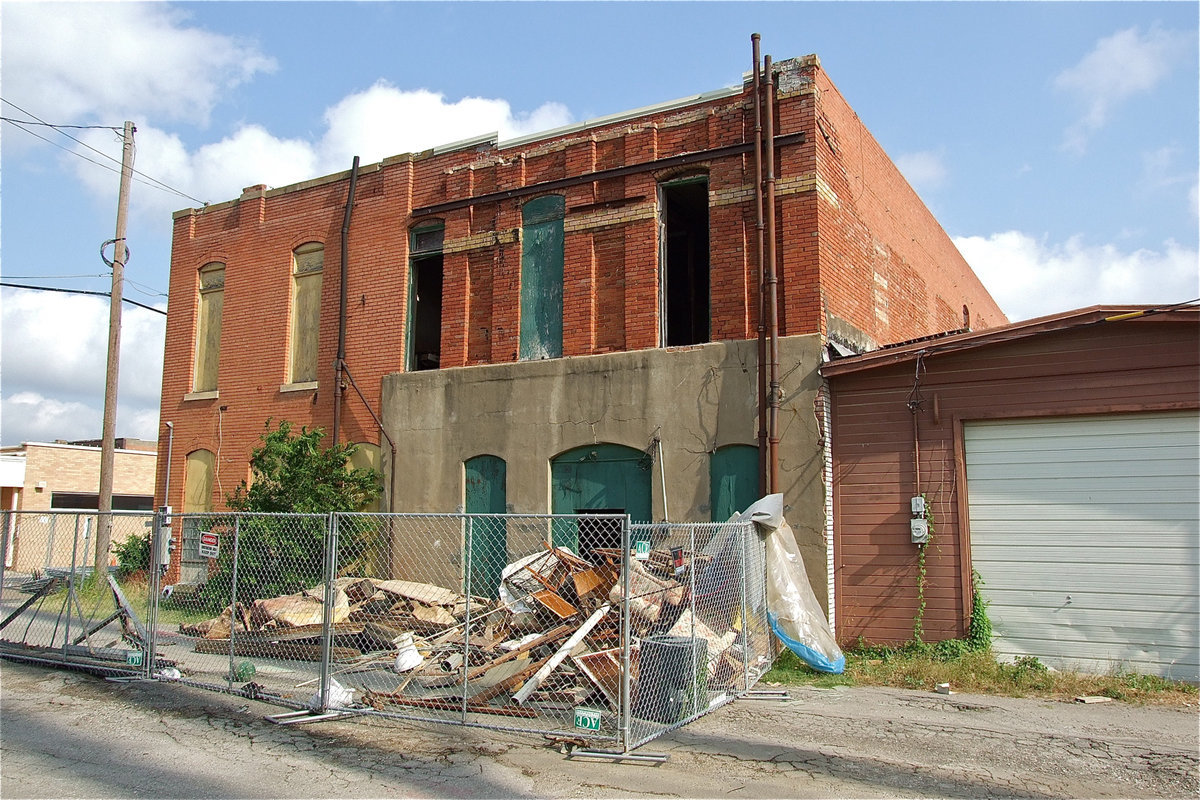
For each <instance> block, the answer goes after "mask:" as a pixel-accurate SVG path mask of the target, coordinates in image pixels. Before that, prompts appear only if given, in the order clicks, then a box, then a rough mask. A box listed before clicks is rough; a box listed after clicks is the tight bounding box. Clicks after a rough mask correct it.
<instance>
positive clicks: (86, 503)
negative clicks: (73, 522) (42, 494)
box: [50, 492, 154, 511]
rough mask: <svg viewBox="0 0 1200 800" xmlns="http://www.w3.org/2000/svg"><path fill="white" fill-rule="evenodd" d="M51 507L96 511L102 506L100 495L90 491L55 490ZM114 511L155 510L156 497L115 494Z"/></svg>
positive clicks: (113, 500) (113, 499)
mask: <svg viewBox="0 0 1200 800" xmlns="http://www.w3.org/2000/svg"><path fill="white" fill-rule="evenodd" d="M50 507H51V508H62V509H74V510H78V511H95V510H96V509H98V508H100V495H98V494H90V493H88V492H54V493H52V494H51V495H50ZM112 508H113V511H153V510H154V498H153V497H151V496H150V495H140V494H114V495H113V498H112Z"/></svg>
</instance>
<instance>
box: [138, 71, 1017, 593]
mask: <svg viewBox="0 0 1200 800" xmlns="http://www.w3.org/2000/svg"><path fill="white" fill-rule="evenodd" d="M773 74H774V84H773V86H772V88H771V92H772V95H773V101H774V115H773V117H772V119H771V122H772V123H773V127H774V142H773V155H774V174H773V176H772V177H773V178H774V183H773V190H774V197H775V207H774V212H775V220H776V227H775V233H776V235H775V237H774V245H775V253H776V257H775V261H776V265H777V270H778V286H777V293H778V334H779V338H778V353H779V358H778V363H779V369H778V374H779V379H780V388H781V393H780V403H779V416H778V419H779V425H778V427H777V431H778V438H779V444H778V464H779V469H778V475H779V488H780V490H781V491H782V492H783V493H784V495H785V501H786V504H787V506H788V508H789V510H788V515H789V520H790V521H791V523H792V525H793V527H794V528H795V529H796V531H797V534H798V536H799V538H800V539H801V544H802V547H803V548H804V550H805V553H806V555H807V556H809V559H808V560H809V564H808V566H809V571H810V575H811V576H812V577H813V580H814V584H815V585H817V586H826V585H828V577H829V576H828V574H827V570H826V564H827V562H828V559H829V558H830V554H831V549H830V548H829V546H828V545H829V537H828V529H829V524H830V523H829V520H830V512H829V497H830V493H829V490H828V481H829V475H830V472H829V469H828V458H827V455H828V454H827V449H826V447H825V443H826V439H825V436H826V431H827V429H828V427H827V424H826V421H825V414H826V408H825V404H824V402H823V396H824V395H823V390H822V383H821V379H820V377H819V375H818V373H817V368H818V367H819V365H820V363H821V360H822V354H823V352H824V348H825V345H826V344H827V343H829V342H830V341H839V342H842V343H844V344H848V345H851V346H853V347H855V348H858V349H861V348H869V347H871V346H874V345H878V344H882V343H887V342H895V341H902V340H907V339H911V338H914V337H918V336H923V335H926V334H931V333H935V332H941V331H946V330H952V329H961V328H963V327H965V326H966V324H967V323H966V321H965V320H966V319H967V318H969V320H970V325H971V326H973V327H976V328H979V327H987V326H991V325H995V324H999V323H1003V322H1005V318H1004V316H1003V314H1002V312H1001V311H1000V309H999V308H998V307H997V306H996V304H995V302H994V301H993V300H992V298H991V297H990V296H989V294H988V292H987V290H986V289H985V288H984V287H983V286H982V285H981V283H980V282H979V280H978V279H977V277H976V276H975V275H974V273H972V271H971V269H970V267H969V266H968V265H967V264H966V262H965V261H964V260H963V259H962V257H961V255H960V254H959V253H958V252H957V250H956V249H955V248H954V246H953V244H952V243H951V241H950V240H949V238H948V237H947V236H946V234H945V233H944V231H943V230H942V229H941V227H940V226H939V225H938V223H937V221H936V220H935V219H934V218H933V216H932V215H931V214H930V212H929V211H928V210H927V209H926V208H925V206H924V205H923V203H922V202H921V200H920V199H919V198H918V197H917V195H916V194H915V193H914V192H913V190H912V189H911V188H910V187H909V185H908V184H907V182H906V181H905V180H904V178H903V177H902V176H901V175H900V173H899V171H898V170H897V168H896V167H895V165H894V164H893V163H892V162H891V160H890V159H889V158H888V157H887V155H886V154H885V153H884V152H883V150H882V148H881V147H880V146H879V144H878V143H877V142H876V141H875V140H874V139H873V138H872V137H871V135H870V133H869V132H868V131H867V129H866V128H865V126H864V125H863V124H862V122H861V121H860V120H859V118H858V116H857V115H856V114H855V113H854V111H853V110H852V109H851V108H850V107H849V105H848V104H847V103H846V101H845V100H844V99H843V97H842V96H841V94H840V93H839V92H838V90H837V89H836V88H835V87H834V85H833V83H832V82H831V81H830V80H829V78H828V76H827V75H826V74H825V72H824V71H823V70H822V68H821V66H820V63H819V61H818V60H817V58H816V57H815V56H808V57H805V58H800V59H794V60H789V61H785V62H782V63H779V64H776V65H775V67H774V70H773ZM757 105H758V104H757V103H756V101H755V94H754V91H753V85H752V81H751V80H749V78H747V79H746V80H744V81H743V83H742V85H740V86H738V87H735V88H730V89H724V90H718V91H715V92H710V93H707V94H703V95H698V96H695V97H690V98H686V99H683V100H678V101H673V102H669V103H663V104H661V105H658V106H654V107H649V108H643V109H638V110H635V111H631V112H628V113H623V114H617V115H613V116H611V117H605V118H601V119H596V120H590V121H587V122H585V123H582V124H578V125H573V126H570V127H568V128H563V129H558V130H554V131H549V132H546V133H543V134H537V135H533V136H527V137H523V138H521V139H517V140H512V141H506V142H498V141H496V139H495V137H494V136H485V137H481V138H477V139H472V140H469V141H464V142H459V143H456V144H452V145H447V146H445V147H440V148H435V149H433V150H430V151H426V152H423V153H417V154H404V155H399V156H395V157H392V158H387V159H384V160H383V161H382V162H380V163H378V164H373V165H369V166H364V167H360V168H358V169H357V170H356V172H355V174H354V175H353V176H352V175H351V173H349V172H343V173H339V174H335V175H329V176H326V177H323V178H316V179H314V180H311V181H308V182H305V183H301V184H296V185H292V186H286V187H281V188H276V189H268V188H266V187H264V186H254V187H250V188H248V189H246V190H245V191H244V192H243V194H242V196H241V197H239V198H238V199H236V200H233V201H231V202H227V203H222V204H219V205H215V206H209V207H206V208H203V209H188V210H185V211H181V212H178V213H177V214H176V215H175V220H174V223H175V228H174V238H173V246H172V258H171V281H170V305H169V308H170V313H169V316H168V321H167V338H166V342H167V344H166V357H165V368H164V377H163V389H162V392H163V394H162V419H163V422H164V424H165V423H167V422H170V423H172V425H173V431H174V439H173V441H174V453H175V454H176V457H175V459H174V462H173V463H168V460H167V458H166V457H165V456H166V452H165V448H166V446H167V444H166V443H167V441H168V437H167V436H165V435H164V436H162V437H160V442H161V443H162V445H161V447H160V449H162V450H163V452H162V453H161V454H160V455H161V458H160V461H159V476H158V495H159V496H160V497H162V496H164V494H167V496H166V501H167V502H168V503H170V504H171V505H173V506H174V507H175V508H177V509H182V510H185V511H194V510H204V509H209V508H217V507H220V506H221V505H222V502H223V499H224V496H225V494H227V493H228V492H230V491H231V490H232V489H233V488H234V486H236V485H237V483H238V482H239V481H240V480H242V479H243V478H245V477H246V475H247V457H248V455H249V452H250V450H251V449H252V448H253V447H254V445H255V444H256V442H257V439H258V437H259V435H260V434H261V433H262V432H263V430H264V424H265V422H266V421H267V420H268V419H269V418H271V419H275V420H280V419H287V420H291V421H292V422H294V423H296V424H302V425H307V426H320V427H323V428H325V429H326V430H327V431H331V430H332V428H333V426H334V422H335V418H336V420H337V428H338V430H337V432H336V435H337V438H338V439H339V440H340V441H352V442H357V443H362V444H363V445H364V448H363V450H362V456H363V458H364V460H367V461H374V462H376V463H377V464H378V465H379V466H380V467H381V469H382V470H383V472H384V474H385V479H384V483H385V492H384V499H383V502H382V507H383V508H385V509H390V510H395V511H453V510H455V509H465V510H467V511H481V512H484V511H486V512H493V511H505V510H508V511H515V512H522V513H548V512H574V511H577V510H584V509H609V510H622V511H626V512H628V513H630V514H632V515H633V517H634V519H635V520H662V519H670V520H683V521H708V520H709V519H721V518H724V517H726V516H728V514H729V513H730V512H731V511H732V510H734V509H736V508H742V507H744V506H745V504H746V503H747V502H748V501H749V500H752V499H754V498H755V497H757V496H758V494H759V488H760V487H759V457H758V452H759V428H760V425H759V418H758V413H759V406H760V398H759V392H758V389H757V388H756V384H757V377H756V375H757V371H758V352H757V344H756V340H757V338H758V332H759V299H760V297H761V296H762V291H761V285H762V279H761V276H760V264H759V261H758V252H759V251H758V247H757V236H758V231H759V230H760V228H759V212H758V210H757V207H756V197H757V192H756V187H757V186H759V185H761V182H762V181H761V179H760V174H759V173H758V172H757V167H756V157H755V146H754V143H755V138H756V121H755V120H756V106H757ZM352 186H353V203H352V204H349V205H348V203H347V200H348V197H349V196H350V194H351V187H352ZM339 358H341V359H343V360H339ZM339 364H341V365H344V370H342V371H341V372H340V373H339V372H338V371H337V369H338V365H339ZM339 374H340V375H341V380H340V384H341V386H342V387H343V388H344V392H343V393H342V395H341V397H340V398H339V397H337V396H335V395H336V393H335V387H336V386H337V385H338V383H339V381H338V379H337V377H336V376H337V375H339ZM164 432H165V430H164ZM168 474H169V485H170V492H169V493H167V492H166V487H167V484H168ZM493 544H495V543H493ZM400 547H401V549H402V550H405V549H407V550H415V549H417V548H420V549H421V551H422V552H423V554H424V555H425V556H428V554H429V553H430V552H432V553H434V554H436V552H437V549H438V548H444V549H445V553H444V555H445V556H446V558H445V563H446V564H447V565H453V564H456V563H457V559H456V558H455V557H454V553H455V551H456V550H457V549H458V548H460V547H461V544H460V543H459V542H442V541H437V542H419V543H418V542H407V543H405V542H402V543H400ZM499 547H500V548H501V549H503V548H504V547H505V544H504V543H499ZM430 548H432V550H430ZM447 568H448V569H453V568H454V567H452V566H448V567H447ZM823 594H824V592H822V591H818V595H819V596H821V595H823ZM823 599H826V598H823Z"/></svg>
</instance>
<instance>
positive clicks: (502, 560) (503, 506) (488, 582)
mask: <svg viewBox="0 0 1200 800" xmlns="http://www.w3.org/2000/svg"><path fill="white" fill-rule="evenodd" d="M507 483H508V467H507V465H506V464H505V463H504V459H503V458H500V457H499V456H490V455H483V456H475V457H474V458H468V459H467V460H466V461H464V462H463V501H464V502H463V508H464V509H465V510H466V512H467V513H468V514H489V515H501V514H504V513H506V512H507V510H508V485H507ZM467 524H468V526H469V528H468V535H469V552H470V559H471V570H470V581H471V583H470V591H469V593H470V594H473V595H478V596H480V597H496V596H497V594H498V589H499V586H500V571H501V570H503V569H504V567H505V565H506V564H508V525H507V523H506V521H505V520H504V519H503V518H501V517H498V516H487V517H471V518H468V521H467Z"/></svg>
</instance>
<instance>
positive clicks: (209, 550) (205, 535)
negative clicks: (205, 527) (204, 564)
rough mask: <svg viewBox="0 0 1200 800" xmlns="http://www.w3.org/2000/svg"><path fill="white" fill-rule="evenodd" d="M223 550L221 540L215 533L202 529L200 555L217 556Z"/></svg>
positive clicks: (206, 556) (202, 556)
mask: <svg viewBox="0 0 1200 800" xmlns="http://www.w3.org/2000/svg"><path fill="white" fill-rule="evenodd" d="M220 552H221V540H220V538H219V537H218V536H217V534H215V533H211V532H210V531H200V557H201V558H216V557H217V555H218V554H219V553H220Z"/></svg>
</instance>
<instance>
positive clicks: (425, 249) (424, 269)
mask: <svg viewBox="0 0 1200 800" xmlns="http://www.w3.org/2000/svg"><path fill="white" fill-rule="evenodd" d="M442 234H443V231H442V229H441V228H426V229H422V230H417V231H413V233H412V243H413V257H412V262H411V263H412V269H411V271H410V274H411V277H410V286H409V343H408V369H409V370H410V371H417V370H423V369H437V368H438V367H439V366H441V361H442Z"/></svg>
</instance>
